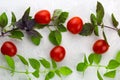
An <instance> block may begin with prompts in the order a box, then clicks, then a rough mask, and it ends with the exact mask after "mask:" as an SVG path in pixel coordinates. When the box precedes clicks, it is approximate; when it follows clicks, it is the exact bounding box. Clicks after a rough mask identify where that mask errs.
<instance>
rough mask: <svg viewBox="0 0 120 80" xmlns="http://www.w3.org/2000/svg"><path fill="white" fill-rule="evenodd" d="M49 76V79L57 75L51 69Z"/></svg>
mask: <svg viewBox="0 0 120 80" xmlns="http://www.w3.org/2000/svg"><path fill="white" fill-rule="evenodd" d="M47 76H48V77H49V79H52V78H53V77H54V76H55V73H54V72H52V71H49V72H48V74H47Z"/></svg>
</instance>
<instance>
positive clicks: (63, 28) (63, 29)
mask: <svg viewBox="0 0 120 80" xmlns="http://www.w3.org/2000/svg"><path fill="white" fill-rule="evenodd" d="M57 28H58V30H59V31H60V32H66V31H67V29H66V27H65V26H64V25H63V24H60V25H58V26H57Z"/></svg>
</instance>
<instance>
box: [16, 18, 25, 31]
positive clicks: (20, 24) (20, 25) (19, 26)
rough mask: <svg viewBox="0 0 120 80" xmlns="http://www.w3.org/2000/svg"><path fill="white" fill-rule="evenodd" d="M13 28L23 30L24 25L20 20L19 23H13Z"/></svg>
mask: <svg viewBox="0 0 120 80" xmlns="http://www.w3.org/2000/svg"><path fill="white" fill-rule="evenodd" d="M15 26H17V27H18V28H20V29H25V27H26V24H24V23H23V22H22V20H21V19H20V20H19V21H17V22H16V23H15Z"/></svg>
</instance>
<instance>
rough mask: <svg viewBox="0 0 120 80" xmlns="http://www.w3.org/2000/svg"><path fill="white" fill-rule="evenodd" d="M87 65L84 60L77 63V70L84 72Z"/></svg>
mask: <svg viewBox="0 0 120 80" xmlns="http://www.w3.org/2000/svg"><path fill="white" fill-rule="evenodd" d="M87 67H88V65H87V64H86V63H84V62H81V63H79V64H77V68H76V69H77V71H79V72H84V71H85V70H86V69H87Z"/></svg>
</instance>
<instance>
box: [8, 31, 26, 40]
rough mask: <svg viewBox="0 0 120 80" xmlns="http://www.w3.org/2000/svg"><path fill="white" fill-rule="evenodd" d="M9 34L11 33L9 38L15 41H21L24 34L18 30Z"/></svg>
mask: <svg viewBox="0 0 120 80" xmlns="http://www.w3.org/2000/svg"><path fill="white" fill-rule="evenodd" d="M10 33H11V35H9V37H11V38H16V39H20V40H22V37H24V34H23V33H22V32H21V31H18V30H13V31H11V32H10Z"/></svg>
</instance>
